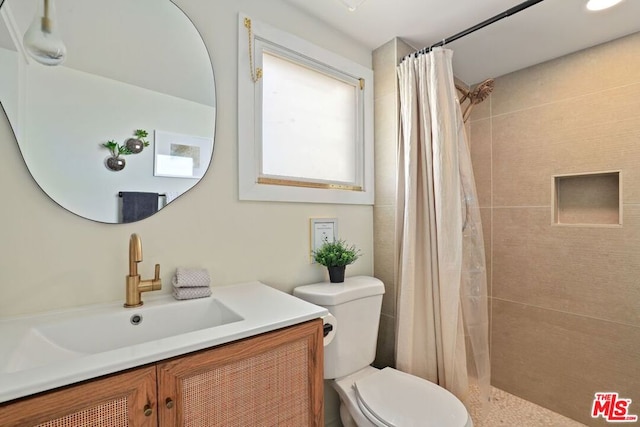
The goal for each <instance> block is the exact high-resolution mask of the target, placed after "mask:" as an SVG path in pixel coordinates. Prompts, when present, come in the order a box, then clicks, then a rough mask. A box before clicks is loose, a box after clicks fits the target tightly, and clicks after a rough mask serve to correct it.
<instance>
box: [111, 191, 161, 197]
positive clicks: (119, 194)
mask: <svg viewBox="0 0 640 427" xmlns="http://www.w3.org/2000/svg"><path fill="white" fill-rule="evenodd" d="M122 193H123V191H120V192H118V197H122ZM158 197H167V195H166V194H158Z"/></svg>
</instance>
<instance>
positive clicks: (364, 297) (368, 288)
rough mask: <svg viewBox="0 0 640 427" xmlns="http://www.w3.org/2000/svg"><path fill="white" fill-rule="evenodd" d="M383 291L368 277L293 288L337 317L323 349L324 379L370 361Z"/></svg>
mask: <svg viewBox="0 0 640 427" xmlns="http://www.w3.org/2000/svg"><path fill="white" fill-rule="evenodd" d="M383 294H384V284H383V283H382V282H381V281H380V280H378V279H376V278H375V277H368V276H355V277H348V278H346V279H345V281H344V283H329V282H322V283H315V284H313V285H306V286H300V287H297V288H295V289H294V290H293V295H295V296H296V297H298V298H300V299H303V300H305V301H308V302H310V303H312V304H316V305H319V306H322V307H325V308H326V309H327V310H329V312H330V313H331V314H332V315H333V316H334V317H335V318H336V335H335V337H334V339H333V341H331V342H330V343H329V345H327V346H326V347H325V348H324V377H325V379H333V378H342V377H344V376H347V375H349V374H352V373H354V372H357V371H359V370H360V369H363V368H365V367H366V366H368V365H370V364H371V362H373V359H374V358H375V357H376V344H377V341H378V324H379V322H380V308H381V306H382V295H383Z"/></svg>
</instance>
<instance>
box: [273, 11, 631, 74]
mask: <svg viewBox="0 0 640 427" xmlns="http://www.w3.org/2000/svg"><path fill="white" fill-rule="evenodd" d="M285 1H286V2H288V3H290V4H293V5H295V6H296V7H298V8H300V9H302V10H304V11H306V12H307V13H309V14H311V15H313V16H316V17H317V18H318V19H320V20H322V21H325V22H326V23H328V24H329V25H331V26H332V27H334V28H336V29H337V30H339V31H341V32H343V33H345V34H346V35H348V36H349V37H351V38H353V39H355V40H357V41H358V42H359V43H361V44H363V45H364V46H366V47H368V48H370V49H372V50H373V49H375V48H377V47H379V46H381V45H383V44H385V43H386V42H388V41H389V40H392V39H393V38H394V37H400V38H401V39H403V40H404V41H405V42H407V43H409V44H410V45H411V46H414V47H416V48H422V47H425V46H429V45H431V44H433V43H437V42H439V41H441V40H442V39H444V38H448V37H451V36H453V35H454V34H457V33H459V32H461V31H463V30H466V29H467V28H469V27H472V26H474V25H476V24H478V23H480V22H482V21H484V20H486V19H488V18H491V17H493V16H495V15H498V14H500V13H502V12H504V11H506V10H508V9H510V8H512V7H514V6H516V5H518V4H520V3H522V0H482V1H479V0H366V1H365V2H364V3H362V5H361V6H360V7H358V9H356V10H355V11H354V12H350V11H349V10H347V8H346V7H345V6H344V5H343V4H342V3H341V2H340V1H339V0H285ZM585 5H586V0H544V1H542V2H541V3H538V4H536V5H534V6H531V7H529V8H528V9H526V10H524V11H522V12H520V13H518V14H515V15H512V16H510V17H507V18H505V19H502V20H500V21H498V22H496V23H494V24H492V25H490V26H488V27H485V28H483V29H481V30H478V31H476V32H474V33H473V34H471V35H468V36H466V37H464V38H461V39H459V40H457V41H455V42H452V43H450V44H447V47H449V48H451V49H452V50H453V51H454V64H453V66H454V72H455V74H456V76H457V77H458V78H460V79H462V80H463V81H465V82H466V83H468V84H474V83H478V82H480V81H482V80H484V79H485V78H489V77H498V76H501V75H504V74H507V73H510V72H512V71H515V70H519V69H522V68H526V67H528V66H530V65H534V64H538V63H540V62H544V61H547V60H550V59H553V58H557V57H560V56H563V55H566V54H568V53H571V52H575V51H578V50H581V49H585V48H587V47H591V46H594V45H597V44H600V43H604V42H606V41H609V40H613V39H616V38H619V37H622V36H624V35H627V34H631V33H634V32H637V31H640V19H639V18H638V17H640V0H624V1H623V2H622V3H620V4H618V5H617V6H615V7H613V8H611V9H608V10H605V11H601V12H590V11H588V10H587V9H586V7H585Z"/></svg>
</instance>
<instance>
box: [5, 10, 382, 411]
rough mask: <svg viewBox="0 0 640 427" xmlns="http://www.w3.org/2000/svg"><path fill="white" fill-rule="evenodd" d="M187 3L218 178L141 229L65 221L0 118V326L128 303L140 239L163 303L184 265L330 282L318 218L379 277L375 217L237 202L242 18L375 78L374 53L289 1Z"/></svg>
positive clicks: (234, 276)
mask: <svg viewBox="0 0 640 427" xmlns="http://www.w3.org/2000/svg"><path fill="white" fill-rule="evenodd" d="M176 3H177V4H178V5H179V6H180V7H182V8H183V9H184V10H185V12H186V13H187V15H188V16H189V17H190V18H191V19H192V20H193V21H194V23H195V25H196V27H197V28H198V30H199V31H200V32H201V34H202V36H203V38H204V41H205V43H206V45H207V48H208V50H209V53H210V55H211V60H212V63H213V68H214V72H215V78H216V89H217V96H218V100H217V105H218V116H217V126H216V128H217V130H216V138H215V149H214V158H213V162H212V165H211V168H210V169H209V171H208V173H207V174H206V175H205V177H204V179H203V180H202V181H201V182H200V183H199V184H198V185H197V186H196V187H195V188H194V189H192V190H191V191H189V192H188V193H187V194H185V195H184V196H182V197H181V198H180V199H179V200H178V201H177V202H176V203H172V204H171V205H170V206H168V207H167V208H166V209H163V210H162V211H161V212H159V213H158V214H156V215H154V216H153V217H151V218H148V219H146V220H144V221H141V222H138V223H134V224H121V225H105V224H100V223H95V222H91V221H88V220H86V219H82V218H79V217H77V216H75V215H73V214H71V213H69V212H67V211H65V210H64V209H62V208H60V207H59V206H58V205H56V204H55V203H54V202H53V201H51V200H50V199H49V198H48V197H47V196H45V195H44V194H43V193H42V192H41V190H40V189H39V188H38V186H37V185H36V184H35V182H34V181H33V180H32V179H31V176H30V175H29V172H28V171H27V169H26V167H25V165H24V163H23V161H22V158H21V156H20V152H19V150H18V147H17V145H16V142H15V139H14V137H13V134H12V132H11V129H10V127H9V124H8V122H7V120H6V119H5V118H4V117H1V118H0V156H1V157H2V163H3V166H2V167H1V168H0V182H1V183H2V199H3V202H2V209H0V221H1V223H2V227H0V245H1V246H0V248H1V252H0V317H4V316H11V315H17V314H23V313H33V312H39V311H45V310H51V309H59V308H64V307H73V306H78V305H84V304H90V303H100V302H106V301H115V300H122V299H123V298H124V276H125V275H126V274H127V268H128V264H127V257H128V252H127V250H128V249H127V248H128V239H129V235H130V234H131V233H133V232H136V233H139V234H140V236H141V238H142V243H143V252H144V262H143V263H142V264H141V267H140V270H141V273H142V275H143V276H144V277H149V276H152V274H153V265H154V263H156V262H157V263H160V264H161V266H162V280H163V282H164V290H163V291H162V292H167V291H169V289H170V286H169V285H170V283H171V275H172V272H173V271H174V269H175V268H176V267H178V266H199V267H205V268H208V269H209V271H210V272H211V275H212V278H213V283H214V285H216V286H219V285H227V284H233V283H238V282H243V281H250V280H261V281H263V282H265V283H266V284H268V285H270V286H273V287H275V288H278V289H281V290H284V291H286V292H290V291H291V290H292V289H293V288H294V287H295V286H297V285H300V284H307V283H312V282H315V281H320V280H325V277H326V273H325V271H324V270H323V269H322V267H320V266H317V265H311V264H309V255H308V254H309V218H311V217H336V218H338V221H339V231H340V236H341V237H342V238H344V239H347V240H348V241H349V242H352V243H355V244H356V245H357V246H359V247H360V248H361V249H362V252H363V254H364V255H363V257H362V258H361V259H360V260H358V262H357V263H356V264H354V265H352V266H349V268H348V269H347V274H348V275H356V274H366V275H372V274H373V208H372V207H371V206H349V205H324V204H293V203H259V202H255V203H254V202H239V201H238V179H237V162H238V150H237V146H238V140H237V72H238V70H237V43H238V42H237V25H238V12H239V11H242V12H245V13H247V14H249V15H250V16H252V17H255V18H256V19H259V20H261V21H263V22H266V23H268V24H270V25H273V26H275V27H278V28H280V29H282V30H285V31H288V32H290V33H293V34H295V35H298V36H300V37H302V38H305V39H307V40H309V41H310V42H313V43H316V44H318V45H320V46H322V47H324V48H327V49H330V50H332V51H334V52H336V53H338V54H341V55H343V56H346V57H349V58H351V59H353V60H355V61H357V62H358V63H360V64H363V65H365V66H369V67H370V66H371V51H370V50H368V49H366V48H364V47H362V46H360V45H358V44H355V43H354V42H353V41H352V40H350V39H348V38H346V37H345V36H343V35H341V34H340V33H338V32H336V31H335V30H333V29H331V28H329V27H328V26H326V25H325V24H323V23H321V22H320V21H318V20H316V19H314V18H311V17H309V16H307V15H305V14H303V13H301V12H300V11H299V10H298V9H296V8H294V7H293V6H291V5H289V4H288V3H287V2H285V1H281V0H272V1H269V2H265V1H263V0H242V1H236V0H217V1H207V0H176ZM241 72H249V71H248V70H241ZM52 143H55V140H52ZM73 165H74V159H73V153H69V163H67V164H64V165H61V167H73ZM95 167H97V168H100V167H104V166H103V165H102V164H96V165H95ZM149 173H150V174H151V173H152V171H149ZM214 293H215V290H214ZM331 399H332V400H331V402H332V403H330V405H328V406H331V408H328V409H329V410H330V413H329V414H328V415H327V422H328V423H330V422H331V421H332V420H333V419H335V417H337V412H336V410H335V396H333V397H332V398H331Z"/></svg>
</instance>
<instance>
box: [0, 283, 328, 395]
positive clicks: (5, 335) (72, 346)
mask: <svg viewBox="0 0 640 427" xmlns="http://www.w3.org/2000/svg"><path fill="white" fill-rule="evenodd" d="M213 294H214V295H213V296H212V297H209V298H200V299H194V300H185V301H176V300H174V299H173V298H172V297H171V296H170V295H167V294H161V295H155V296H153V295H151V296H149V295H145V297H146V298H145V299H144V301H145V303H144V305H143V306H141V307H138V308H124V307H123V306H122V303H121V302H120V303H111V304H101V305H95V306H88V307H80V308H75V309H70V310H64V311H58V312H51V313H44V314H39V315H34V316H21V317H15V318H6V319H0V343H2V345H0V403H1V402H5V401H8V400H11V399H15V398H19V397H24V396H27V395H29V394H33V393H38V392H41V391H45V390H49V389H52V388H55V387H60V386H64V385H68V384H72V383H74V382H78V381H83V380H86V379H90V378H95V377H97V376H100V375H105V374H109V373H113V372H117V371H121V370H124V369H129V368H133V367H136V366H140V365H144V364H147V363H152V362H157V361H159V360H163V359H167V358H171V357H175V356H179V355H182V354H185V353H189V352H192V351H197V350H202V349H205V348H209V347H214V346H216V345H220V344H224V343H227V342H231V341H235V340H238V339H242V338H247V337H250V336H254V335H257V334H261V333H264V332H269V331H272V330H276V329H280V328H283V327H287V326H292V325H295V324H298V323H301V322H305V321H308V320H312V319H316V318H319V317H322V316H325V315H326V314H327V310H326V309H324V308H322V307H318V306H315V305H313V304H310V303H307V302H305V301H302V300H300V299H298V298H295V297H293V296H292V295H289V294H286V293H284V292H281V291H278V290H276V289H274V288H271V287H269V286H267V285H264V284H262V283H260V282H250V283H244V284H239V285H231V286H223V287H218V288H214V289H213Z"/></svg>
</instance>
